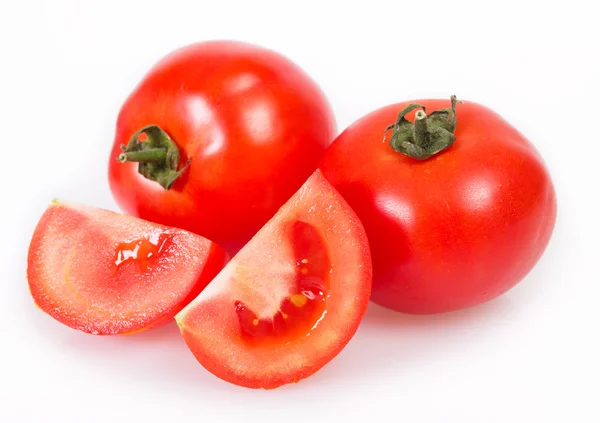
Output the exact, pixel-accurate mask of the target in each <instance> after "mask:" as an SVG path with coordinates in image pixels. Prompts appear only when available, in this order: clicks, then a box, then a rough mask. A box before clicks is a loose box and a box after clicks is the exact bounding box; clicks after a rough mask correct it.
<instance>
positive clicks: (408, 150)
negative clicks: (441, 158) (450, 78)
mask: <svg viewBox="0 0 600 423" xmlns="http://www.w3.org/2000/svg"><path fill="white" fill-rule="evenodd" d="M456 102H457V100H456V96H454V95H453V96H452V97H450V103H451V107H449V108H446V109H441V110H435V111H433V112H431V113H430V114H429V115H427V109H426V108H425V106H423V105H421V104H416V103H411V104H409V105H407V106H406V107H405V108H404V109H402V110H401V111H400V113H399V114H398V118H397V119H396V122H395V123H393V124H391V125H389V126H388V127H387V128H385V131H384V133H383V141H385V140H386V137H387V132H388V131H389V130H390V129H391V130H392V137H391V138H390V146H391V147H392V148H393V149H394V150H395V151H397V152H399V153H402V154H405V155H407V156H409V157H412V158H413V159H416V160H426V159H429V158H430V157H432V156H434V155H436V154H438V153H439V152H441V151H443V150H445V149H446V148H448V147H450V146H451V145H452V144H453V143H454V140H455V139H456V137H455V136H454V131H455V130H456ZM416 109H420V110H417V112H416V113H415V119H414V123H411V122H410V121H409V120H408V119H406V115H407V114H409V113H410V112H412V111H413V110H416Z"/></svg>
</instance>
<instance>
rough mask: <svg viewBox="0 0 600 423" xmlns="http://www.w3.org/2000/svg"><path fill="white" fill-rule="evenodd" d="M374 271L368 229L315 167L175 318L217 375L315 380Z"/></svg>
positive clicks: (364, 298) (362, 301)
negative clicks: (365, 229) (313, 172)
mask: <svg viewBox="0 0 600 423" xmlns="http://www.w3.org/2000/svg"><path fill="white" fill-rule="evenodd" d="M371 272H372V270H371V261H370V256H369V247H368V242H367V239H366V234H365V232H364V228H363V226H362V224H361V223H360V221H359V220H358V218H357V217H356V215H355V214H354V212H353V211H352V209H350V207H349V206H348V204H347V203H346V202H345V201H344V199H343V198H341V196H340V195H339V193H337V192H336V191H335V189H333V188H332V187H331V185H330V184H329V183H328V182H327V181H326V180H325V179H324V178H323V176H322V175H321V173H320V172H319V171H317V172H315V174H313V175H312V176H311V177H310V178H309V179H308V181H307V182H306V183H305V184H304V185H303V186H302V188H301V189H300V190H299V191H298V192H297V193H296V194H295V195H294V196H293V197H292V198H291V199H290V200H289V201H288V202H287V203H286V204H285V205H284V206H283V207H282V208H281V209H280V210H279V211H278V213H277V214H276V215H275V217H273V219H271V220H270V221H269V222H268V223H267V224H266V225H265V226H264V227H263V228H262V229H261V230H260V231H259V232H258V233H257V235H256V236H255V237H254V238H253V239H252V240H251V241H250V242H249V243H248V244H247V245H246V246H244V247H243V248H242V249H241V250H240V252H239V253H238V254H237V255H236V256H235V257H234V258H233V259H232V260H231V261H230V262H229V263H228V265H227V266H226V267H225V268H224V269H223V271H222V272H221V273H220V274H219V275H218V276H217V277H216V278H215V279H214V280H213V281H212V282H211V283H210V285H209V286H208V287H207V288H206V289H205V290H204V291H203V292H202V293H201V294H200V295H199V296H198V297H197V298H196V299H195V300H194V301H193V302H192V303H190V305H188V306H187V307H186V308H184V309H183V310H182V311H181V312H180V313H179V314H178V315H177V316H176V320H177V322H178V324H179V326H180V329H181V332H182V334H183V337H184V339H185V341H186V343H187V345H188V347H189V348H190V350H191V351H192V352H193V353H194V355H195V356H196V358H197V359H198V361H199V362H200V363H201V364H202V365H203V366H204V367H205V368H206V369H208V370H209V371H210V372H212V373H214V374H215V375H216V376H218V377H220V378H222V379H224V380H226V381H229V382H231V383H234V384H237V385H241V386H246V387H251V388H265V389H269V388H275V387H278V386H280V385H283V384H286V383H290V382H297V381H299V380H300V379H303V378H305V377H308V376H310V375H311V374H313V373H314V372H316V371H317V370H319V369H320V368H321V367H323V366H324V365H325V364H326V363H327V362H329V361H330V360H331V359H332V358H333V357H335V356H336V355H337V354H338V353H339V352H340V351H341V350H342V348H343V347H344V346H345V345H346V344H347V343H348V341H349V340H350V338H351V337H352V336H353V335H354V333H355V332H356V329H357V327H358V324H359V322H360V320H361V319H362V317H363V315H364V313H365V311H366V308H367V304H368V301H369V294H370V288H371V276H372V273H371Z"/></svg>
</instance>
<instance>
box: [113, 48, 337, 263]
mask: <svg viewBox="0 0 600 423" xmlns="http://www.w3.org/2000/svg"><path fill="white" fill-rule="evenodd" d="M149 124H155V125H158V126H160V127H161V128H162V129H163V130H165V131H166V132H167V133H168V134H169V135H170V137H171V138H172V139H173V140H174V141H175V143H176V144H177V145H178V147H179V148H180V151H181V156H182V157H181V162H180V166H183V164H184V163H185V161H186V160H187V159H188V158H190V159H191V163H190V166H189V168H188V169H187V170H186V172H185V173H184V174H183V175H182V176H181V177H180V178H179V179H178V180H177V181H176V182H175V184H174V185H173V187H172V188H171V190H168V191H167V190H165V189H163V188H162V187H161V186H160V185H159V184H158V183H156V182H154V181H150V180H148V179H145V178H144V177H143V176H141V175H140V174H139V173H138V171H137V164H135V163H127V164H121V163H119V162H118V161H117V160H116V157H117V156H118V155H119V153H120V145H122V144H125V145H126V144H127V142H128V140H129V138H130V137H131V136H132V134H134V132H135V131H137V130H138V129H140V128H142V127H143V126H145V125H149ZM335 134H336V124H335V119H334V116H333V112H332V110H331V108H330V106H329V104H328V102H327V100H326V98H325V97H324V95H323V93H322V92H321V91H320V89H319V88H318V86H317V85H316V84H315V83H314V82H313V81H312V80H311V79H310V78H309V77H308V76H307V75H306V74H305V73H304V72H303V71H302V70H301V69H300V68H299V67H298V66H296V65H295V64H293V63H292V62H291V61H289V60H288V59H286V58H285V57H283V56H281V55H279V54H277V53H275V52H272V51H270V50H266V49H263V48H260V47H256V46H252V45H250V44H245V43H240V42H232V41H213V42H204V43H198V44H193V45H190V46H188V47H185V48H182V49H180V50H177V51H175V52H173V53H171V54H170V55H168V56H167V57H165V58H164V59H162V60H161V61H160V62H159V63H158V64H156V65H155V66H154V67H153V68H152V69H151V71H150V72H149V73H148V74H147V75H146V76H145V78H144V79H143V81H142V82H141V83H140V84H139V85H138V86H137V88H136V89H135V90H134V91H133V93H132V94H131V95H130V96H129V98H128V99H127V101H126V102H125V104H124V105H123V107H122V109H121V111H120V114H119V117H118V121H117V128H116V136H115V141H114V145H113V148H112V151H111V153H110V160H109V163H110V164H109V181H110V187H111V189H112V192H113V195H114V197H115V199H116V201H117V203H118V204H119V206H120V207H121V208H122V209H123V210H124V211H126V212H127V213H130V214H132V215H135V216H139V217H141V218H144V219H147V220H150V221H153V222H157V223H162V224H165V225H169V226H176V227H180V228H183V229H187V230H190V231H192V232H195V233H198V234H200V235H202V236H205V237H207V238H209V239H211V240H213V241H215V242H217V243H219V244H221V245H223V246H224V247H226V248H228V249H229V250H230V251H236V250H237V249H239V248H240V247H241V246H242V245H243V244H245V243H246V242H247V241H248V240H249V239H250V238H251V236H252V235H254V233H256V231H258V229H259V228H260V227H261V226H262V225H264V224H265V223H266V222H267V220H269V219H270V218H271V217H272V216H273V215H274V214H275V212H276V211H277V209H278V208H279V207H280V206H281V205H283V203H285V201H286V200H287V199H288V198H289V197H291V196H292V195H293V193H294V192H295V191H296V190H297V189H298V188H299V187H300V186H301V185H302V183H303V182H304V181H305V180H306V179H307V178H308V177H309V176H310V174H311V173H312V172H313V171H314V170H315V169H316V168H317V165H318V162H319V159H320V157H321V155H322V153H323V151H324V150H325V149H326V147H327V146H328V145H329V144H330V143H331V142H332V140H333V138H334V137H335Z"/></svg>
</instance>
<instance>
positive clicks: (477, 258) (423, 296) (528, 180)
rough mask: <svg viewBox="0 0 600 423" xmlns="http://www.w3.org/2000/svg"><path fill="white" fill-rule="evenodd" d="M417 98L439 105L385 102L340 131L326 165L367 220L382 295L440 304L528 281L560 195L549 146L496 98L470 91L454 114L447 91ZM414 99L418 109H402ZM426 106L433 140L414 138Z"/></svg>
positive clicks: (397, 304) (407, 302)
mask: <svg viewBox="0 0 600 423" xmlns="http://www.w3.org/2000/svg"><path fill="white" fill-rule="evenodd" d="M415 103H418V104H420V105H422V106H425V107H426V109H427V111H428V112H429V111H436V110H438V111H439V112H438V113H435V114H433V113H432V114H431V115H429V117H427V113H426V112H424V111H422V110H421V111H418V110H419V109H420V108H419V107H416V108H414V107H413V108H411V109H406V108H407V106H408V104H409V103H400V104H394V105H390V106H387V107H383V108H381V109H379V110H376V111H374V112H372V113H370V114H368V115H366V116H364V117H363V118H361V119H359V120H358V121H357V122H355V123H354V124H353V125H351V126H350V127H349V128H348V129H346V130H345V131H344V132H343V133H342V134H340V136H339V137H338V138H337V140H336V141H334V143H333V144H332V145H331V147H330V148H329V149H328V150H327V152H326V153H325V155H324V157H323V160H322V163H321V165H320V168H321V169H322V171H323V173H324V175H325V176H326V177H327V178H328V180H329V181H330V182H331V183H332V184H333V185H334V187H336V188H337V189H338V191H339V192H340V193H341V194H342V195H343V196H344V198H345V199H346V200H347V201H348V203H349V204H350V205H351V206H352V208H353V209H354V211H355V212H356V213H357V215H358V216H359V218H360V219H361V221H362V222H363V224H364V226H365V229H366V231H367V235H368V237H369V243H370V246H371V253H372V259H373V294H372V299H373V301H374V302H376V303H378V304H381V305H383V306H385V307H388V308H391V309H394V310H398V311H402V312H407V313H438V312H445V311H451V310H456V309H460V308H464V307H469V306H473V305H476V304H479V303H482V302H484V301H487V300H490V299H492V298H494V297H496V296H498V295H500V294H502V293H503V292H505V291H506V290H508V289H509V288H511V287H512V286H514V285H515V284H516V283H517V282H519V281H520V280H521V279H522V278H523V277H524V276H525V275H526V274H527V273H528V272H529V271H530V270H531V269H532V267H533V266H534V264H535V263H536V262H537V261H538V259H539V258H540V256H541V255H542V253H543V251H544V249H545V248H546V245H547V244H548V242H549V239H550V236H551V233H552V230H553V227H554V222H555V218H556V196H555V192H554V188H553V185H552V182H551V179H550V175H549V173H548V170H547V169H546V167H545V165H544V162H543V160H542V157H541V156H540V154H539V153H538V151H536V149H535V148H534V147H533V146H532V144H531V143H530V142H529V141H528V140H527V139H526V138H525V137H524V136H523V135H522V134H521V133H519V132H518V131H517V130H516V129H515V128H513V127H512V126H511V125H509V124H508V123H507V122H506V121H505V120H504V119H502V118H501V117H500V116H499V115H497V114H496V113H494V112H493V111H491V110H490V109H488V108H486V107H484V106H481V105H479V104H476V103H472V102H463V103H459V104H457V105H456V110H455V113H454V112H452V109H451V108H450V107H449V106H450V102H449V101H447V100H445V101H444V100H422V101H416V102H415ZM405 109H406V110H408V113H407V114H406V116H407V117H408V119H404V120H402V119H398V118H397V116H398V113H399V112H400V111H403V110H405ZM415 110H417V111H416V112H415ZM415 116H418V117H419V119H417V120H421V119H422V121H423V122H429V123H427V124H426V125H425V127H424V130H425V131H429V132H427V134H426V135H427V136H425V137H424V142H423V145H424V146H425V148H420V147H417V146H415V143H414V139H415V128H417V125H414V123H415V122H416V120H415ZM394 122H396V124H394ZM398 122H399V123H398ZM390 124H394V127H393V128H389V129H393V132H392V134H390V133H389V132H388V133H387V134H386V138H385V139H384V140H383V141H382V138H383V136H384V131H386V128H388V126H389V125H390ZM418 125H420V127H421V129H423V125H422V122H419V123H418ZM440 125H441V127H442V129H439V126H440ZM434 126H436V127H438V128H433V127H434ZM444 126H447V127H449V128H450V129H453V131H451V132H453V133H454V136H455V138H454V139H453V138H452V136H451V135H452V134H451V133H450V134H449V133H448V132H449V131H447V130H446V129H444ZM417 132H418V131H417ZM416 136H419V134H416ZM407 140H408V141H407ZM410 140H413V141H410ZM393 143H396V145H397V148H398V150H403V151H405V152H406V153H408V155H406V154H402V153H401V152H400V151H396V150H395V149H394V148H392V146H391V144H393ZM411 144H412V145H411ZM430 154H433V155H432V156H431V157H428V156H429V155H430ZM410 155H412V156H413V157H411V156H410Z"/></svg>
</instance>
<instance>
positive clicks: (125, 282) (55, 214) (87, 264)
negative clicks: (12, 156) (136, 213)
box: [27, 202, 227, 335]
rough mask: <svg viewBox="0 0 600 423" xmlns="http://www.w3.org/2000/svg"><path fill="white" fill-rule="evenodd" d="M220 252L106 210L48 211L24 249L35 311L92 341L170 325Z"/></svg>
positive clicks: (58, 206) (218, 262)
mask: <svg viewBox="0 0 600 423" xmlns="http://www.w3.org/2000/svg"><path fill="white" fill-rule="evenodd" d="M226 260H227V256H226V254H225V252H224V251H223V249H222V248H220V247H218V246H217V245H216V244H214V243H212V242H211V241H209V240H207V239H204V238H202V237H200V236H198V235H195V234H192V233H189V232H186V231H182V230H180V229H174V228H168V227H166V226H162V225H157V224H153V223H150V222H145V221H143V220H140V219H137V218H135V217H130V216H124V215H120V214H117V213H113V212H109V211H106V210H101V209H95V208H91V207H85V206H80V205H74V204H65V203H56V202H55V203H53V204H52V205H51V206H50V207H49V208H48V210H46V212H45V213H44V215H43V216H42V218H41V220H40V222H39V223H38V225H37V228H36V230H35V233H34V235H33V239H32V241H31V244H30V247H29V257H28V261H27V265H28V266H27V279H28V280H29V289H30V291H31V295H32V296H33V299H34V301H35V303H36V305H37V306H38V307H39V308H40V309H42V310H43V311H44V312H46V313H48V314H49V315H50V316H52V317H53V318H55V319H56V320H58V321H59V322H61V323H63V324H65V325H67V326H70V327H71V328H74V329H78V330H81V331H84V332H88V333H91V334H94V335H108V334H119V333H132V332H138V331H141V330H144V329H148V328H150V327H153V326H156V325H159V324H161V323H164V322H167V321H170V319H172V318H173V316H174V315H175V314H176V313H177V312H179V311H180V310H181V309H182V308H183V307H184V306H185V305H187V304H188V303H189V302H190V301H191V300H192V299H193V298H195V297H196V296H197V295H198V294H199V293H200V291H201V290H202V289H203V288H204V287H205V286H206V285H207V284H208V282H209V281H210V280H211V279H212V278H213V277H214V276H215V275H216V274H217V273H218V272H219V270H221V268H223V266H224V265H225V262H226Z"/></svg>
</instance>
